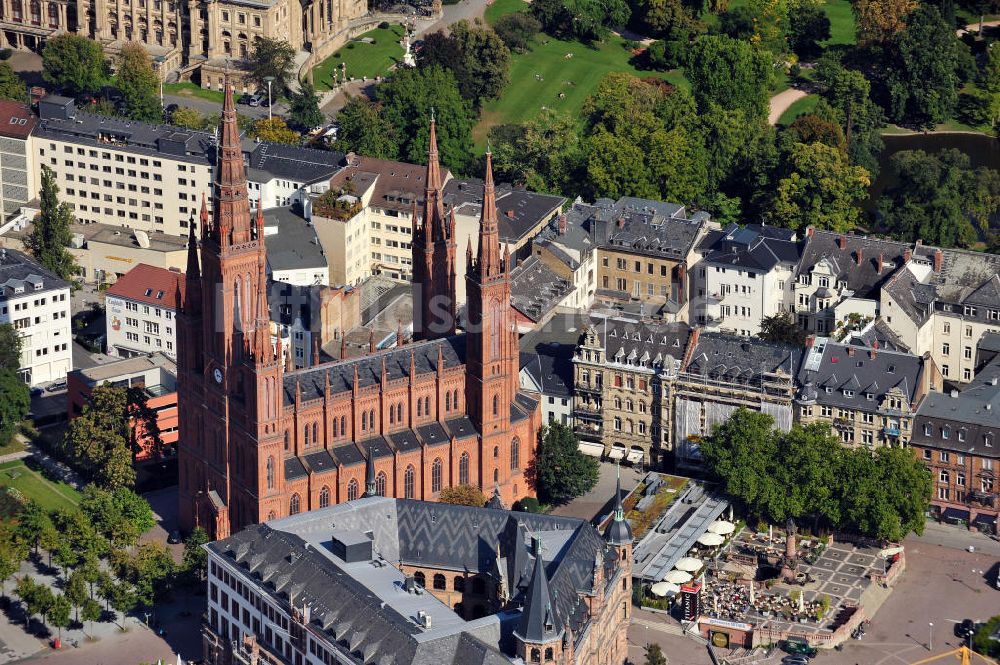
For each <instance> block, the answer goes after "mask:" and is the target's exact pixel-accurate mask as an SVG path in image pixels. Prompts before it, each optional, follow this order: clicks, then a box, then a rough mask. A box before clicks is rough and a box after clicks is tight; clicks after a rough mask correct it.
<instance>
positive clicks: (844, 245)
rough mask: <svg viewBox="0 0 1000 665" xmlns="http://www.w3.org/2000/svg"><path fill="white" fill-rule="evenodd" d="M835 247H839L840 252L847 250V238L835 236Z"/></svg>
mask: <svg viewBox="0 0 1000 665" xmlns="http://www.w3.org/2000/svg"><path fill="white" fill-rule="evenodd" d="M837 246H838V247H840V249H841V250H845V249H847V238H845V237H844V236H837Z"/></svg>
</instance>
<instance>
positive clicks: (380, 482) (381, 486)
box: [375, 471, 385, 496]
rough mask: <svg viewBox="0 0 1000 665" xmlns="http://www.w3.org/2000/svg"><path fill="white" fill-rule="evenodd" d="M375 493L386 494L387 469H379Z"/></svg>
mask: <svg viewBox="0 0 1000 665" xmlns="http://www.w3.org/2000/svg"><path fill="white" fill-rule="evenodd" d="M375 494H376V495H378V496H385V471H379V472H378V475H377V476H376V477H375Z"/></svg>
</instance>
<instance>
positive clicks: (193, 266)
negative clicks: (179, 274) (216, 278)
mask: <svg viewBox="0 0 1000 665" xmlns="http://www.w3.org/2000/svg"><path fill="white" fill-rule="evenodd" d="M202 202H204V199H202ZM185 274H186V276H187V278H188V279H198V278H199V277H201V268H199V265H198V236H196V235H195V234H194V224H191V225H190V226H189V227H188V255H187V272H186V273H185Z"/></svg>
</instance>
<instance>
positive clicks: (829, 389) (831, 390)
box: [826, 386, 833, 395]
mask: <svg viewBox="0 0 1000 665" xmlns="http://www.w3.org/2000/svg"><path fill="white" fill-rule="evenodd" d="M832 392H833V388H831V387H830V386H827V387H826V394H827V395H829V394H830V393H832Z"/></svg>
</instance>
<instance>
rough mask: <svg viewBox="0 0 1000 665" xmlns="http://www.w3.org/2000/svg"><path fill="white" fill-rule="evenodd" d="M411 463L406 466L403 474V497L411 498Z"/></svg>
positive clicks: (412, 474)
mask: <svg viewBox="0 0 1000 665" xmlns="http://www.w3.org/2000/svg"><path fill="white" fill-rule="evenodd" d="M414 475H415V474H414V470H413V465H412V464H411V465H409V466H408V467H406V472H405V473H404V474H403V497H404V498H407V499H412V498H413V476H414Z"/></svg>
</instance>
